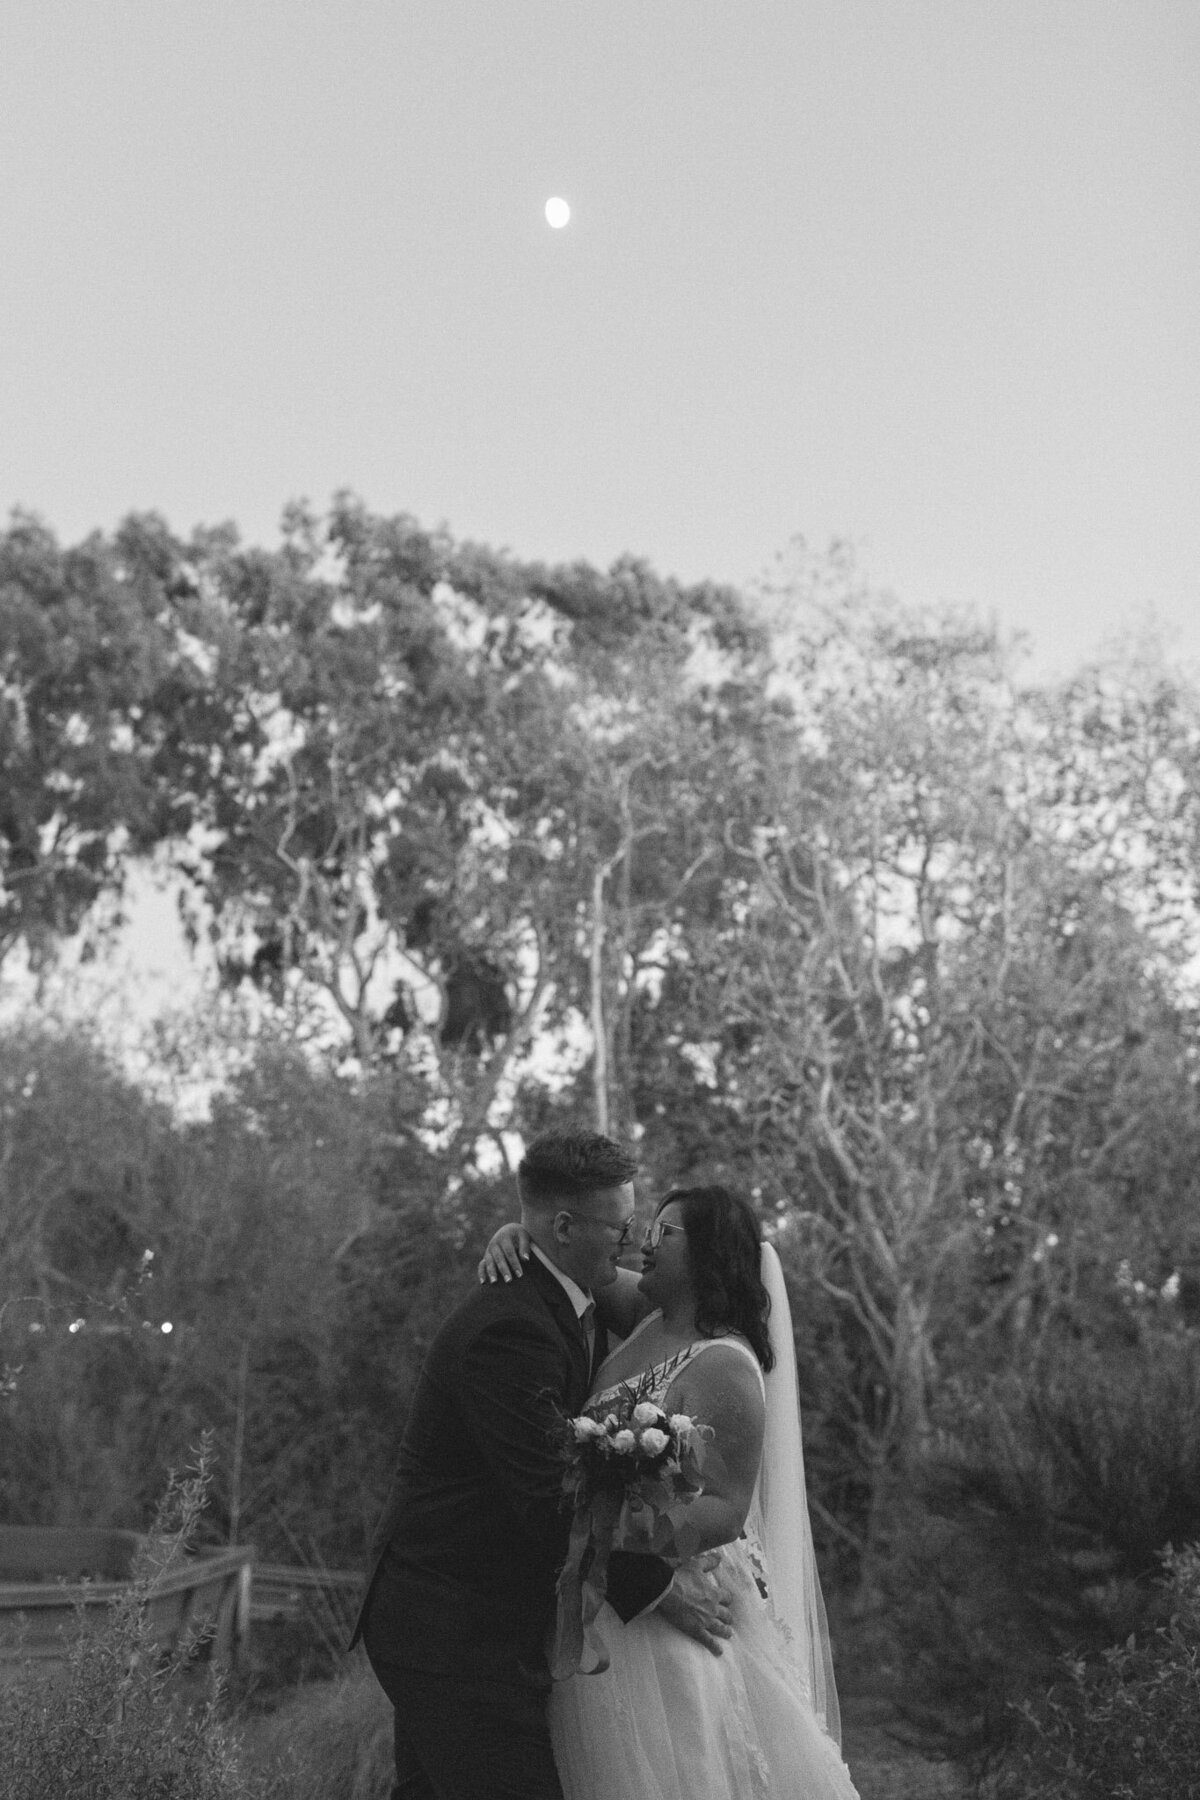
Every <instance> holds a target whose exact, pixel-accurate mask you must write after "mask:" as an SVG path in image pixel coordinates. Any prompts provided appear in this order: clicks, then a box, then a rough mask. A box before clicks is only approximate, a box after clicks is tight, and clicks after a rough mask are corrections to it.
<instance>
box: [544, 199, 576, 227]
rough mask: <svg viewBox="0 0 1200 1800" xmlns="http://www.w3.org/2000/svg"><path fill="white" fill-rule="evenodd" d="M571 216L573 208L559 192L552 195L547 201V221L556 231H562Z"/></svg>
mask: <svg viewBox="0 0 1200 1800" xmlns="http://www.w3.org/2000/svg"><path fill="white" fill-rule="evenodd" d="M570 217H571V209H570V207H569V206H568V205H567V203H566V201H565V200H563V199H562V198H560V196H559V195H558V194H554V195H552V196H551V198H550V199H549V200H547V202H546V223H547V225H549V226H551V227H552V229H553V230H555V231H561V230H562V228H563V226H564V225H565V224H566V223H567V221H568V220H569V219H570Z"/></svg>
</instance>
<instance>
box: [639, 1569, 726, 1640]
mask: <svg viewBox="0 0 1200 1800" xmlns="http://www.w3.org/2000/svg"><path fill="white" fill-rule="evenodd" d="M719 1560H720V1559H719V1558H718V1557H717V1556H716V1554H715V1553H713V1554H712V1555H711V1557H709V1556H703V1557H697V1558H696V1559H695V1561H694V1562H693V1563H692V1564H691V1565H690V1566H689V1567H688V1568H686V1569H676V1571H675V1575H674V1578H673V1580H672V1581H671V1585H670V1586H669V1587H668V1588H667V1589H666V1591H665V1592H664V1593H663V1595H662V1597H661V1598H660V1599H659V1601H658V1602H657V1604H656V1605H655V1607H654V1609H653V1610H654V1611H655V1612H656V1613H658V1614H659V1615H660V1617H661V1618H663V1619H665V1620H666V1622H667V1624H668V1625H673V1626H674V1627H675V1629H676V1631H682V1632H683V1633H684V1635H685V1636H686V1637H690V1638H695V1639H696V1642H697V1643H699V1644H703V1645H704V1647H705V1649H706V1650H711V1651H712V1653H713V1655H714V1656H720V1654H721V1640H722V1638H729V1637H732V1636H733V1626H732V1624H731V1623H730V1621H731V1619H732V1616H733V1608H732V1596H731V1594H730V1592H729V1590H728V1589H727V1588H726V1587H725V1585H724V1583H723V1582H722V1581H721V1580H720V1578H719V1577H718V1576H717V1575H716V1574H714V1573H713V1569H714V1567H715V1565H716V1563H717V1562H718V1561H719Z"/></svg>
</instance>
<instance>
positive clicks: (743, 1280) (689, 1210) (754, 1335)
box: [656, 1186, 775, 1369]
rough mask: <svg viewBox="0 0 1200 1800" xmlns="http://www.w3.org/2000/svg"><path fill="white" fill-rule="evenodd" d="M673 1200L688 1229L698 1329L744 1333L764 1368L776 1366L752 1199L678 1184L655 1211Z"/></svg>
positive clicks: (711, 1332) (706, 1333) (710, 1332)
mask: <svg viewBox="0 0 1200 1800" xmlns="http://www.w3.org/2000/svg"><path fill="white" fill-rule="evenodd" d="M672 1200H673V1201H674V1202H675V1203H676V1205H677V1206H678V1207H679V1208H680V1211H681V1212H682V1214H683V1228H684V1231H685V1232H686V1233H687V1259H688V1273H689V1275H690V1276H691V1280H692V1287H693V1288H694V1289H695V1292H696V1328H697V1330H698V1331H699V1332H700V1334H701V1336H702V1337H716V1336H717V1335H718V1334H719V1333H720V1332H722V1331H740V1332H741V1334H742V1336H743V1337H744V1338H745V1339H746V1341H747V1343H748V1344H749V1345H750V1348H751V1349H752V1350H753V1352H754V1354H755V1356H757V1358H758V1360H759V1362H760V1364H761V1365H762V1367H763V1368H764V1369H770V1368H773V1367H774V1363H775V1353H774V1351H773V1350H772V1349H771V1346H770V1343H769V1341H768V1338H767V1315H768V1314H769V1313H770V1311H771V1300H770V1296H769V1295H768V1293H767V1290H766V1288H765V1287H764V1286H763V1283H762V1275H761V1273H760V1270H759V1259H760V1255H761V1248H762V1233H761V1232H760V1230H759V1224H758V1219H757V1218H756V1216H755V1214H754V1210H753V1208H752V1207H751V1206H750V1205H749V1203H748V1202H747V1201H745V1200H743V1199H741V1197H740V1196H739V1195H737V1194H733V1193H730V1191H729V1189H728V1188H726V1187H717V1186H714V1187H694V1188H674V1189H672V1191H671V1192H670V1193H669V1194H667V1195H666V1197H665V1198H664V1199H663V1200H661V1201H660V1202H659V1205H658V1208H657V1212H656V1216H657V1213H659V1212H661V1211H662V1209H663V1207H664V1206H666V1205H667V1204H668V1203H669V1202H670V1201H672Z"/></svg>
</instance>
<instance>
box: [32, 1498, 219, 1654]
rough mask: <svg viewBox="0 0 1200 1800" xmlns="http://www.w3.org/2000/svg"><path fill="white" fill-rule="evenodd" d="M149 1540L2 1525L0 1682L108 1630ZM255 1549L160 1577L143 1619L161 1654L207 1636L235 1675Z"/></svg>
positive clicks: (213, 1553) (204, 1559)
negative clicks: (81, 1636)
mask: <svg viewBox="0 0 1200 1800" xmlns="http://www.w3.org/2000/svg"><path fill="white" fill-rule="evenodd" d="M143 1541H144V1540H143V1539H141V1538H139V1537H138V1536H137V1534H136V1533H135V1532H132V1531H89V1530H79V1531H73V1530H54V1529H50V1528H42V1527H37V1526H19V1525H6V1526H0V1678H2V1677H3V1675H4V1674H5V1673H6V1672H11V1670H12V1669H13V1668H14V1667H15V1666H19V1665H21V1664H23V1663H24V1664H37V1663H54V1662H57V1661H61V1660H62V1658H63V1657H64V1656H65V1655H66V1653H67V1650H68V1648H69V1646H70V1644H71V1642H72V1640H73V1639H74V1637H75V1635H76V1633H77V1632H78V1631H79V1630H80V1629H81V1628H82V1629H84V1630H86V1629H88V1628H89V1627H90V1628H94V1627H95V1626H97V1625H98V1624H100V1623H102V1622H103V1620H104V1618H105V1616H106V1615H107V1612H108V1609H109V1607H110V1606H111V1605H112V1603H113V1602H114V1601H115V1600H116V1599H117V1598H118V1597H119V1596H120V1595H121V1594H123V1593H127V1592H128V1590H129V1585H130V1580H131V1574H132V1569H133V1564H134V1559H135V1557H136V1555H137V1552H138V1549H139V1547H140V1545H141V1544H142V1543H143ZM253 1563H254V1551H253V1550H252V1549H249V1548H246V1547H244V1548H235V1549H225V1550H202V1551H199V1552H197V1554H195V1555H194V1556H188V1557H187V1558H185V1559H184V1561H183V1562H181V1563H180V1564H178V1565H177V1566H176V1567H175V1568H173V1569H170V1570H168V1571H167V1572H166V1573H164V1574H162V1575H158V1576H156V1577H155V1578H154V1579H153V1580H152V1582H151V1584H150V1586H149V1589H148V1592H147V1595H146V1616H147V1618H148V1619H149V1621H150V1626H151V1630H152V1632H153V1635H154V1638H155V1640H156V1642H157V1643H158V1644H159V1645H160V1647H161V1648H162V1649H163V1650H164V1651H171V1650H174V1649H176V1648H177V1647H179V1646H180V1645H181V1644H182V1643H183V1641H184V1640H185V1638H186V1637H187V1635H188V1634H190V1633H192V1632H196V1631H199V1632H202V1633H204V1635H205V1637H206V1639H207V1640H208V1642H209V1643H210V1644H211V1649H210V1651H209V1655H210V1657H211V1659H212V1661H213V1662H214V1663H215V1664H216V1665H217V1666H218V1667H219V1668H222V1669H223V1670H225V1671H229V1670H231V1669H232V1668H233V1667H234V1666H235V1664H236V1662H237V1659H238V1657H239V1655H240V1653H241V1651H242V1649H243V1647H244V1645H245V1642H246V1638H247V1634H248V1632H249V1629H250V1596H251V1569H252V1566H253Z"/></svg>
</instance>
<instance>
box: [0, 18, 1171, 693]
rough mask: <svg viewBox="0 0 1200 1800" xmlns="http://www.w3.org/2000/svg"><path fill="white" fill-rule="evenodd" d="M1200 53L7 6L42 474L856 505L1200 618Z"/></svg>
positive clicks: (921, 553)
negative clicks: (558, 205)
mask: <svg viewBox="0 0 1200 1800" xmlns="http://www.w3.org/2000/svg"><path fill="white" fill-rule="evenodd" d="M1197 94H1200V7H1197V5H1196V3H1195V0H687V3H684V0H503V3H502V4H496V3H495V0H336V3H335V0H4V3H3V6H2V7H0V514H3V513H5V512H7V510H8V509H9V508H10V507H12V506H21V507H25V508H29V509H32V510H34V511H35V512H37V513H39V514H41V516H42V517H43V518H44V519H45V520H46V521H47V523H48V524H50V525H51V526H52V528H53V529H54V530H55V531H56V532H57V534H58V535H59V537H60V538H61V539H63V540H64V541H67V542H74V541H77V540H78V539H79V538H81V537H83V536H84V535H85V534H86V533H87V532H89V531H91V530H93V529H95V528H100V529H104V530H110V529H111V528H112V527H113V526H114V525H115V524H116V523H117V521H118V520H119V519H120V518H121V517H122V516H123V515H124V514H126V513H127V512H129V511H131V510H148V509H154V510H156V511H158V512H160V513H162V514H163V515H165V517H166V518H167V519H168V521H169V522H170V523H171V525H172V526H173V527H174V528H175V529H176V530H177V531H179V532H181V533H183V534H186V533H188V532H190V531H191V529H192V528H193V527H194V526H195V525H196V524H199V523H215V522H217V521H220V520H224V519H233V520H234V521H236V522H237V524H238V526H239V527H240V529H241V531H242V534H243V536H244V537H245V538H246V539H247V540H249V541H253V542H263V543H270V542H273V541H275V539H276V527H277V524H278V520H279V517H280V515H281V512H282V510H283V507H284V505H285V504H286V503H287V502H288V501H290V500H292V499H295V498H298V497H306V498H307V499H309V500H310V501H311V502H312V503H313V504H314V505H315V506H317V507H318V508H320V507H323V506H324V505H326V504H327V503H328V501H329V499H330V497H331V496H332V494H333V493H334V492H335V491H336V490H338V489H340V488H350V489H352V490H353V491H354V492H356V493H357V494H359V495H360V496H361V498H362V499H363V500H364V501H365V502H366V504H367V505H368V506H369V507H371V508H372V509H373V510H377V511H380V512H386V513H391V512H400V511H404V512H409V513H412V514H414V515H415V516H416V517H417V518H418V519H419V520H420V521H421V522H422V523H424V524H426V525H429V526H434V525H438V524H445V525H446V526H448V528H449V529H450V530H451V531H452V532H453V533H454V535H455V536H456V537H459V538H469V539H474V540H476V541H480V542H484V543H488V544H491V545H493V546H494V547H497V548H500V547H507V548H509V549H511V550H512V551H513V552H514V554H516V555H517V556H520V557H523V558H548V559H554V560H559V559H563V560H572V559H575V558H579V557H582V558H586V559H588V560H590V561H593V562H596V563H599V564H602V565H607V564H608V563H609V562H611V561H612V560H613V559H614V558H615V557H617V556H618V555H620V554H622V553H623V552H632V553H634V554H636V555H639V556H644V557H646V558H647V559H648V560H649V561H650V562H651V563H652V564H653V565H654V567H656V568H657V569H658V570H659V571H660V572H661V573H664V574H672V575H677V576H679V577H680V578H681V579H683V580H686V581H694V580H700V579H704V578H713V579H717V580H723V581H734V582H745V581H752V580H754V579H755V578H756V577H758V576H760V575H761V574H762V573H763V572H764V571H765V570H768V569H769V568H770V567H771V566H772V564H773V563H774V561H775V559H777V558H778V557H779V556H780V555H781V554H782V553H784V552H785V551H786V548H787V546H788V544H789V542H790V541H791V540H793V539H794V538H795V537H797V536H802V537H803V538H804V539H806V540H807V542H808V543H809V544H810V545H811V546H813V547H814V548H816V549H818V550H819V549H820V548H822V547H823V546H824V545H826V544H827V543H828V542H830V541H831V540H832V539H835V538H837V539H846V540H849V541H850V542H852V543H853V544H855V545H856V546H857V547H858V553H859V556H860V559H861V562H862V564H863V567H864V569H865V570H866V571H867V572H868V574H869V575H870V576H871V577H872V578H873V579H875V580H876V581H878V582H879V583H881V584H882V585H886V586H890V587H892V588H893V589H894V590H895V591H896V592H897V593H898V594H899V595H900V596H901V597H902V598H903V599H905V600H907V601H910V602H912V603H914V604H918V605H921V604H926V603H944V602H950V603H952V604H957V605H965V606H970V607H974V608H976V609H977V610H978V611H979V612H980V613H982V614H983V615H984V616H985V617H992V618H995V620H996V621H997V623H998V624H999V625H1000V626H1001V627H1002V628H1003V629H1006V630H1021V631H1024V632H1026V633H1027V634H1028V635H1029V638H1030V641H1031V648H1032V654H1033V658H1034V661H1035V663H1036V664H1037V666H1039V667H1044V668H1045V669H1047V671H1049V670H1051V669H1059V668H1066V667H1069V666H1071V665H1072V664H1074V663H1075V662H1077V661H1079V660H1081V659H1082V658H1083V657H1084V656H1086V655H1088V654H1091V653H1092V652H1093V651H1094V650H1096V649H1097V648H1099V647H1100V645H1101V644H1102V643H1103V642H1104V641H1105V640H1107V639H1111V638H1112V637H1114V636H1116V635H1118V634H1120V633H1122V632H1123V631H1127V630H1130V629H1138V628H1140V627H1141V626H1142V625H1144V624H1145V622H1146V620H1147V618H1148V617H1149V616H1150V615H1151V614H1153V616H1154V617H1156V619H1157V621H1158V624H1159V626H1160V629H1161V633H1162V637H1163V639H1164V642H1165V645H1166V647H1167V650H1168V652H1169V653H1170V654H1173V655H1178V656H1180V657H1186V658H1188V659H1189V660H1191V659H1200V482H1198V479H1197V478H1198V475H1200V106H1198V105H1197ZM551 195H561V196H563V197H564V198H566V199H567V200H568V201H569V203H570V205H571V207H572V218H571V222H570V224H569V225H568V226H567V227H566V228H565V229H564V230H561V231H553V230H551V229H550V228H549V226H548V225H547V223H546V220H545V218H544V214H543V208H544V204H545V201H546V199H547V198H548V197H549V196H551Z"/></svg>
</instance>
